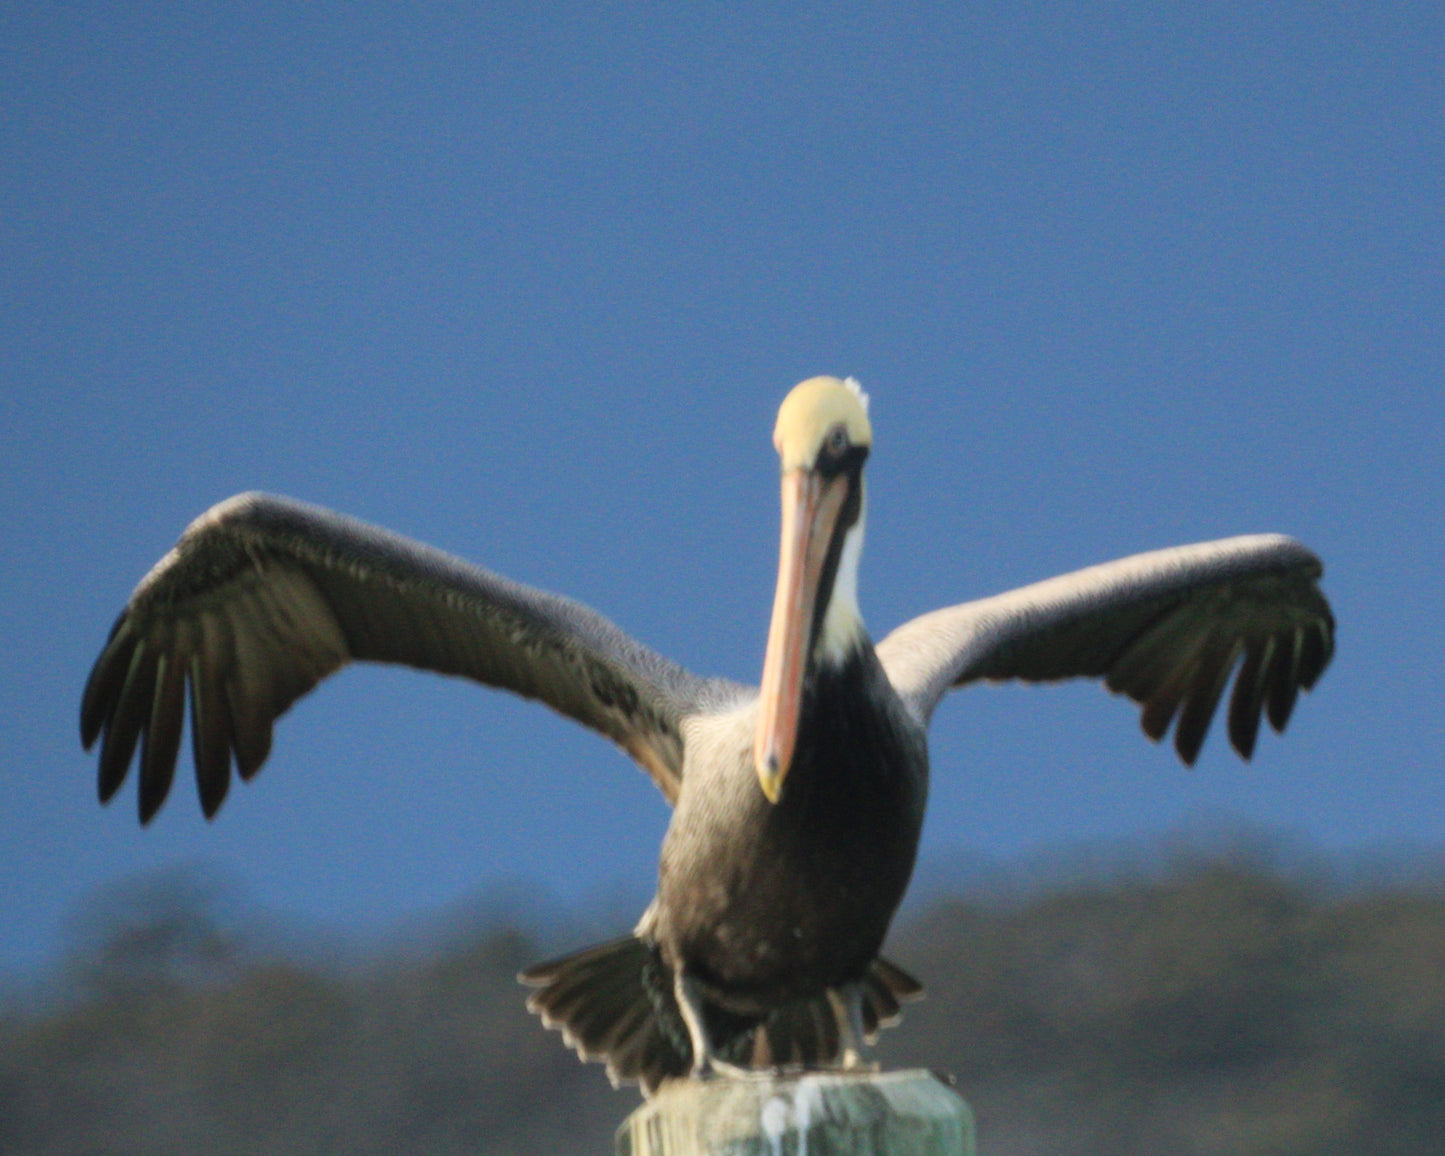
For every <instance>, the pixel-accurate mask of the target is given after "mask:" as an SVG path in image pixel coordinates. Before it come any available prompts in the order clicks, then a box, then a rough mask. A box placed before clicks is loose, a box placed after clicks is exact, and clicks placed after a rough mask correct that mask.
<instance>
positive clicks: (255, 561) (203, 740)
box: [80, 494, 736, 822]
mask: <svg viewBox="0 0 1445 1156" xmlns="http://www.w3.org/2000/svg"><path fill="white" fill-rule="evenodd" d="M354 659H362V660H371V661H376V662H395V663H402V664H405V665H407V666H414V667H418V668H420V669H423V670H432V671H437V672H439V673H442V674H454V675H462V676H464V677H467V678H471V679H475V680H476V681H478V682H481V683H485V684H487V685H488V686H495V687H501V688H503V689H505V690H510V691H515V692H516V693H517V694H520V695H524V696H526V697H528V698H536V699H540V700H541V701H543V702H545V703H546V704H547V705H548V706H550V707H552V708H553V709H554V710H557V711H559V712H561V713H562V714H564V715H567V716H568V717H570V718H573V719H576V720H577V721H578V722H581V723H584V724H586V725H587V726H590V727H592V728H593V729H595V730H597V731H600V732H601V733H602V734H604V735H606V736H607V737H608V738H610V739H612V740H613V741H614V742H616V743H617V744H618V745H619V746H621V747H623V748H624V749H625V750H626V751H628V752H629V753H630V754H631V755H632V756H633V757H634V758H635V759H636V760H637V761H638V762H639V763H640V764H641V765H642V766H643V768H644V769H645V770H646V771H647V772H648V773H649V774H650V775H651V776H652V777H653V779H654V780H655V781H656V782H657V785H658V786H659V787H660V788H661V789H662V792H663V794H664V795H665V796H667V798H668V800H669V802H671V801H674V800H675V799H676V796H677V791H678V785H679V782H680V780H681V774H682V737H681V729H680V727H679V723H680V721H681V719H682V718H683V717H684V716H685V715H687V714H689V713H691V712H693V711H696V710H699V709H705V708H706V707H707V706H708V705H709V704H714V703H719V702H724V701H726V700H727V699H729V698H731V697H732V696H733V695H734V693H735V692H736V688H734V687H732V686H731V684H728V683H726V682H723V681H721V680H706V679H700V678H697V677H695V676H694V675H691V674H689V673H688V672H687V671H685V670H683V669H682V668H681V667H679V666H677V665H675V664H674V663H672V662H669V661H668V660H667V659H665V658H663V657H661V656H660V655H658V654H655V653H654V652H653V651H651V650H649V649H647V648H646V647H644V646H642V645H641V644H639V643H637V642H635V641H633V640H632V639H631V638H629V637H628V636H627V635H625V634H623V633H622V631H620V630H619V629H618V628H617V627H616V626H614V625H613V624H612V623H611V622H609V621H607V619H605V618H603V617H602V616H601V615H599V614H596V613H594V612H593V611H591V610H589V609H587V608H586V607H585V606H582V605H579V604H578V603H576V602H572V601H570V600H569V599H566V598H561V597H559V596H557V595H555V594H548V593H546V592H544V591H540V590H534V589H531V588H529V587H526V586H522V585H519V584H517V583H515V582H510V581H508V580H507V579H505V578H502V577H500V576H499V575H496V574H492V573H490V572H489V571H486V570H483V569H481V568H480V567H478V566H473V565H470V564H469V563H466V562H463V561H461V560H460V559H457V558H454V557H452V556H450V555H448V554H444V553H442V552H441V551H439V550H434V549H431V548H429V547H427V546H423V545H420V544H418V543H415V542H412V541H409V540H407V539H405V538H402V537H400V536H398V535H396V534H392V533H390V532H388V531H386V530H382V529H379V528H377V527H374V526H369V525H367V524H365V523H363V522H359V521H357V520H355V519H353V518H348V517H345V516H343V515H340V514H334V513H332V512H330V511H328V510H323V509H321V508H319V507H317V506H311V505H307V504H305V503H302V502H296V501H292V500H290V499H287V498H278V497H272V496H269V495H265V494H241V495H239V496H237V497H234V498H231V499H229V500H227V501H225V502H222V503H221V504H220V505H218V506H215V507H213V508H212V509H210V510H209V511H207V512H206V513H205V514H203V515H202V516H201V517H200V518H198V519H196V521H195V522H193V523H192V524H191V525H190V526H189V527H188V528H187V530H186V532H185V534H184V535H182V537H181V539H180V541H179V542H178V543H177V544H176V547H175V549H173V550H172V551H171V552H170V553H169V554H167V555H166V556H165V557H164V558H162V559H161V560H160V562H158V563H157V564H156V566H155V568H154V569H153V570H152V571H151V572H150V573H149V574H148V575H146V577H145V578H144V579H143V580H142V581H141V583H140V585H139V586H137V587H136V590H135V592H134V593H133V594H132V595H131V598H130V601H129V603H127V605H126V608H125V609H124V610H123V611H122V612H121V615H120V617H119V619H118V620H117V621H116V624H115V627H114V629H113V630H112V631H111V633H110V639H109V641H108V642H107V643H106V646H105V649H104V650H103V651H102V652H101V654H100V657H99V658H98V659H97V660H96V663H95V667H94V669H93V670H92V671H91V674H90V680H89V682H88V683H87V684H86V688H85V695H84V698H83V700H82V703H81V712H80V733H81V740H82V741H83V742H84V744H85V746H86V748H87V749H89V748H90V747H91V745H92V744H93V743H94V742H95V740H96V739H97V738H99V737H101V736H103V740H102V743H101V752H100V777H99V787H100V797H101V800H102V801H106V800H109V799H110V797H111V796H112V795H113V794H114V793H115V792H116V790H117V789H118V788H119V787H120V785H121V783H122V782H124V780H125V777H126V773H127V770H128V768H129V766H130V763H131V760H132V756H133V754H134V752H135V749H136V745H137V743H139V745H140V759H139V765H140V815H141V821H142V822H147V821H149V819H150V818H151V816H152V815H153V814H155V812H156V809H157V808H158V807H159V806H160V804H161V802H162V801H163V800H164V799H165V797H166V793H167V791H169V789H170V785H171V779H172V777H173V775H174V772H175V765H176V759H177V755H178V751H179V746H180V738H181V720H182V715H183V713H184V710H185V700H186V698H187V697H189V700H190V710H191V737H192V743H193V749H194V758H195V765H196V781H197V785H198V786H199V789H200V797H201V806H202V809H203V810H204V811H205V813H206V815H207V816H210V815H213V814H214V813H215V812H216V809H217V808H218V807H219V806H220V805H221V802H222V800H223V799H224V798H225V796H226V791H227V789H228V787H229V785H230V769H231V764H232V762H233V761H234V763H235V767H236V769H237V771H238V772H239V773H240V775H241V777H242V778H245V779H249V778H250V777H251V776H252V775H254V774H255V773H256V772H257V771H258V770H259V769H260V767H261V764H262V763H264V762H265V760H266V756H267V754H268V753H269V751H270V748H271V728H272V724H273V723H274V722H275V720H276V719H277V718H278V717H279V716H280V715H281V714H282V713H284V712H285V710H286V709H287V708H288V707H289V706H290V705H291V704H292V703H293V702H295V701H296V699H298V698H299V697H300V696H301V695H303V694H305V693H306V692H307V691H309V690H310V689H311V688H312V687H314V686H315V685H316V684H317V683H318V682H319V681H320V680H321V679H323V678H325V677H326V676H327V675H328V674H330V673H332V672H333V671H335V670H337V669H339V668H340V667H341V666H342V665H344V664H345V663H347V662H349V661H351V660H354ZM188 690H189V695H187V691H188Z"/></svg>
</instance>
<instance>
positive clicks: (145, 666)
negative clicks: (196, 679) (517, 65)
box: [96, 641, 155, 803]
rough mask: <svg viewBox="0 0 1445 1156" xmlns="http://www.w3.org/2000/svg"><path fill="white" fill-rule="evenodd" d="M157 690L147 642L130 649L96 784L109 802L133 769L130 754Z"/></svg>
mask: <svg viewBox="0 0 1445 1156" xmlns="http://www.w3.org/2000/svg"><path fill="white" fill-rule="evenodd" d="M154 693H155V663H154V662H152V661H151V660H150V655H149V653H148V650H147V647H146V646H145V644H144V642H141V641H137V643H136V645H135V646H134V647H133V648H132V649H131V656H130V663H129V665H128V667H127V669H126V674H125V682H124V685H122V686H121V688H120V691H119V693H118V694H117V696H116V701H115V708H114V709H113V710H112V711H110V714H109V719H108V721H107V722H106V725H105V740H104V741H103V742H102V743H101V745H100V768H99V771H98V773H97V779H96V785H97V788H98V790H99V794H100V801H101V802H102V803H108V802H110V800H111V799H112V798H113V797H114V795H115V793H116V791H118V790H119V789H120V785H121V784H122V783H123V782H125V777H126V774H127V773H128V772H129V771H130V762H131V758H132V757H133V756H134V755H135V748H136V743H137V742H138V741H139V739H140V736H141V731H142V730H143V729H144V727H145V725H146V723H147V722H148V721H149V720H150V711H151V696H152V695H153V694H154Z"/></svg>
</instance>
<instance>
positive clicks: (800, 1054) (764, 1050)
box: [748, 958, 923, 1068]
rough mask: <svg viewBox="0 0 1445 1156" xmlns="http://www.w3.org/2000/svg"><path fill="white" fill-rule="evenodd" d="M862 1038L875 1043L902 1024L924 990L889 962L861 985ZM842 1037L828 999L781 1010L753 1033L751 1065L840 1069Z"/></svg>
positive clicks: (871, 969) (875, 967) (872, 969)
mask: <svg viewBox="0 0 1445 1156" xmlns="http://www.w3.org/2000/svg"><path fill="white" fill-rule="evenodd" d="M859 983H860V984H861V986H862V994H863V1032H864V1035H865V1036H866V1037H867V1042H868V1043H870V1044H871V1043H875V1042H877V1039H878V1032H879V1030H880V1029H882V1028H888V1027H892V1026H893V1025H894V1024H896V1023H897V1022H898V1021H899V1019H900V1018H902V1011H901V1007H902V1004H904V1003H906V1002H909V1001H911V1000H916V999H919V998H920V997H922V995H923V985H922V984H921V983H919V982H918V981H917V980H916V979H914V978H913V977H912V976H911V975H909V974H908V973H907V972H906V971H904V970H903V969H902V968H901V967H899V966H898V965H897V964H896V963H890V962H889V961H888V960H886V959H882V958H879V959H875V960H874V961H873V962H872V963H871V964H869V965H868V970H867V971H866V972H865V973H864V975H863V978H862V980H860V981H859ZM841 1052H842V1037H841V1034H840V1032H839V1028H838V1017H837V1015H836V1014H835V1013H834V1011H833V1006H832V1004H831V1003H830V1002H829V1001H828V997H827V995H826V994H824V995H821V996H818V997H817V998H816V999H812V1000H802V1001H799V1002H797V1003H792V1004H788V1005H787V1006H785V1007H781V1008H778V1009H777V1010H776V1011H774V1012H773V1013H772V1014H771V1015H769V1016H768V1018H767V1019H766V1020H765V1021H763V1023H762V1024H761V1025H759V1027H758V1029H757V1030H756V1031H755V1032H754V1033H753V1040H752V1054H751V1055H750V1056H749V1058H748V1062H749V1063H750V1064H751V1065H752V1066H753V1067H755V1068H769V1067H794V1066H802V1067H814V1066H817V1065H826V1064H832V1063H837V1062H838V1061H839V1059H840V1058H841Z"/></svg>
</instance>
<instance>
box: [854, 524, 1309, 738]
mask: <svg viewBox="0 0 1445 1156" xmlns="http://www.w3.org/2000/svg"><path fill="white" fill-rule="evenodd" d="M1323 570H1324V568H1323V566H1322V565H1321V563H1320V560H1319V559H1318V558H1317V557H1316V556H1315V555H1314V554H1313V553H1311V552H1310V551H1309V550H1307V549H1306V548H1305V547H1304V546H1302V545H1300V543H1298V542H1296V541H1295V540H1294V539H1292V538H1286V537H1283V536H1282V535H1278V534H1259V535H1250V536H1247V537H1241V538H1226V539H1224V540H1222V541H1218V542H1205V543H1202V544H1200V545H1196V546H1180V547H1176V548H1175V549H1171V550H1158V551H1155V552H1153V553H1149V554H1136V555H1134V556H1133V557H1130V558H1121V559H1119V560H1118V561H1116V562H1108V563H1105V564H1104V565H1102V566H1092V567H1090V568H1089V569H1086V570H1078V571H1075V572H1074V573H1072V574H1064V575H1062V576H1060V577H1058V578H1051V579H1049V580H1048V581H1045V582H1039V583H1036V584H1034V585H1032V586H1024V587H1021V588H1020V589H1018V590H1012V591H1009V592H1008V593H1006V594H1000V595H998V596H996V597H993V598H984V599H980V600H979V601H977V602H965V603H963V604H961V605H959V606H950V607H946V608H945V609H942V610H936V611H934V612H933V613H931V614H925V615H922V616H921V617H919V618H915V619H913V620H912V621H911V622H907V623H904V625H902V626H900V627H899V628H898V629H897V630H895V631H894V632H893V633H892V634H890V635H889V636H888V637H887V638H885V639H884V640H883V641H882V642H881V643H879V644H878V657H879V659H880V660H881V661H882V663H883V667H884V669H885V670H886V671H887V672H888V677H889V679H890V680H891V681H892V683H893V685H894V688H895V689H896V690H897V691H898V693H899V694H900V695H901V696H902V698H903V700H904V702H905V703H906V704H907V705H908V707H909V708H910V709H911V710H912V711H913V713H914V714H915V715H916V716H917V717H918V718H919V719H920V720H921V721H923V722H925V723H926V722H927V720H928V718H929V716H930V715H931V714H932V713H933V708H934V707H935V706H936V705H937V704H938V700H939V699H940V698H942V697H943V694H944V692H945V691H947V690H948V689H949V688H950V687H954V686H961V685H962V684H964V683H967V682H973V681H975V680H977V679H987V680H990V681H999V680H1003V679H1015V678H1017V679H1023V680H1025V681H1030V682H1036V681H1052V680H1057V679H1064V678H1080V677H1084V678H1102V679H1103V680H1104V682H1105V685H1106V686H1107V687H1108V688H1109V689H1110V690H1112V691H1115V692H1116V693H1121V694H1127V695H1128V696H1129V697H1130V698H1132V699H1134V700H1135V701H1136V702H1139V703H1141V704H1142V705H1143V708H1144V710H1143V717H1142V718H1141V720H1140V721H1141V724H1142V725H1143V728H1144V732H1145V733H1146V734H1147V735H1148V736H1149V737H1150V738H1152V739H1156V740H1157V739H1160V738H1163V736H1164V734H1165V732H1166V731H1167V730H1168V729H1169V725H1170V723H1171V722H1172V721H1173V720H1174V718H1175V716H1176V714H1177V715H1178V718H1179V722H1178V726H1177V727H1176V728H1175V733H1174V746H1175V749H1176V750H1178V752H1179V757H1180V758H1182V759H1183V760H1184V762H1185V763H1193V762H1194V759H1195V757H1196V756H1197V755H1198V754H1199V748H1200V745H1201V744H1202V743H1203V742H1204V735H1205V732H1206V731H1207V730H1208V729H1209V723H1210V720H1211V719H1212V718H1213V716H1214V711H1215V708H1216V706H1217V705H1218V703H1219V698H1220V695H1221V694H1222V692H1223V690H1224V687H1225V685H1226V684H1227V683H1228V681H1229V676H1230V674H1231V672H1232V671H1233V670H1234V668H1235V666H1236V663H1238V665H1239V674H1238V677H1237V678H1236V679H1235V686H1234V693H1233V696H1232V698H1231V700H1230V705H1229V738H1230V741H1231V743H1233V745H1234V748H1235V750H1237V751H1238V752H1239V753H1240V754H1241V755H1242V756H1243V757H1244V758H1246V759H1247V758H1249V757H1250V755H1251V754H1252V753H1253V751H1254V740H1255V736H1256V735H1257V733H1258V731H1259V719H1260V713H1261V711H1265V712H1266V713H1267V714H1268V716H1269V721H1270V724H1271V725H1272V726H1273V727H1274V729H1275V730H1277V731H1282V730H1283V729H1284V727H1285V724H1286V723H1287V722H1288V721H1289V716H1290V712H1291V711H1292V710H1293V708H1294V703H1295V697H1296V694H1297V693H1298V691H1299V690H1300V689H1301V688H1303V689H1306V690H1308V689H1309V688H1310V687H1312V686H1313V685H1314V684H1315V681H1316V680H1317V679H1318V678H1319V676H1320V675H1321V674H1322V673H1323V672H1324V669H1325V667H1326V666H1327V665H1329V661H1330V657H1331V655H1332V654H1333V653H1334V634H1335V623H1334V617H1333V616H1332V615H1331V613H1330V606H1329V603H1328V602H1327V601H1325V597H1324V595H1323V594H1321V593H1320V589H1319V585H1318V580H1319V577H1320V575H1321V574H1322V573H1323ZM1241 656H1242V658H1243V661H1242V662H1240V659H1241Z"/></svg>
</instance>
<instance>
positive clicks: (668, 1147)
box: [617, 1070, 974, 1156]
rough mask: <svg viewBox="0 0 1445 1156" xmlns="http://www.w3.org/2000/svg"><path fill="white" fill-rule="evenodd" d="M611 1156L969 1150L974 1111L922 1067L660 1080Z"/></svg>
mask: <svg viewBox="0 0 1445 1156" xmlns="http://www.w3.org/2000/svg"><path fill="white" fill-rule="evenodd" d="M617 1156H974V1133H973V1113H972V1112H970V1111H969V1108H968V1105H967V1104H965V1103H964V1102H963V1101H962V1100H961V1099H959V1098H958V1096H957V1095H955V1094H954V1093H953V1092H951V1091H949V1089H948V1088H946V1087H944V1086H943V1084H942V1083H940V1082H939V1081H938V1080H937V1079H936V1078H935V1077H934V1076H933V1075H932V1074H931V1073H929V1072H925V1071H917V1070H915V1071H908V1072H803V1073H797V1074H791V1075H772V1074H769V1073H759V1074H757V1075H755V1076H746V1077H738V1078H728V1077H719V1078H716V1079H711V1080H676V1081H674V1082H672V1083H669V1084H665V1085H663V1087H662V1088H661V1090H659V1092H658V1093H657V1095H656V1096H654V1097H653V1098H652V1099H651V1100H649V1101H648V1102H647V1103H645V1104H643V1105H642V1107H640V1108H638V1109H637V1111H635V1112H633V1113H632V1115H631V1116H629V1117H628V1118H627V1120H626V1121H625V1122H624V1123H623V1125H622V1127H621V1128H619V1129H618V1130H617Z"/></svg>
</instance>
